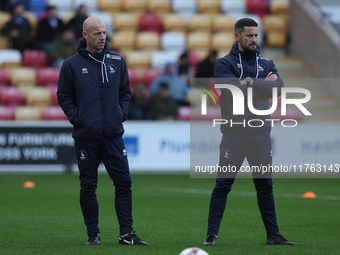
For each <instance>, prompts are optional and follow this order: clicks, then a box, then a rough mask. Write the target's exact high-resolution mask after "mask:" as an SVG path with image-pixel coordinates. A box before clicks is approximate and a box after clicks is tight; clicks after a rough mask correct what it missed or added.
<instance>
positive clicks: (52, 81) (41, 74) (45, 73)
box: [37, 67, 60, 87]
mask: <svg viewBox="0 0 340 255" xmlns="http://www.w3.org/2000/svg"><path fill="white" fill-rule="evenodd" d="M59 73H60V71H59V69H58V68H53V67H46V68H43V67H42V68H39V69H37V82H38V84H39V85H42V86H44V87H50V86H58V80H59Z"/></svg>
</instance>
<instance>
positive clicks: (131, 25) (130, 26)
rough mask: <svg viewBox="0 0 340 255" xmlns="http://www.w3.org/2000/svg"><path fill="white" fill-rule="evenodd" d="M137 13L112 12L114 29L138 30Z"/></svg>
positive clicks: (138, 17) (138, 15) (138, 16)
mask: <svg viewBox="0 0 340 255" xmlns="http://www.w3.org/2000/svg"><path fill="white" fill-rule="evenodd" d="M140 16H141V14H139V13H116V14H112V18H113V21H114V24H115V29H116V31H124V32H126V31H133V32H136V31H138V25H139V24H138V23H139V19H140Z"/></svg>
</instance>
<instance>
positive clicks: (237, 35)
mask: <svg viewBox="0 0 340 255" xmlns="http://www.w3.org/2000/svg"><path fill="white" fill-rule="evenodd" d="M235 39H236V41H238V42H239V41H240V40H241V35H240V34H239V33H237V32H235Z"/></svg>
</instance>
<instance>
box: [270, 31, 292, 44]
mask: <svg viewBox="0 0 340 255" xmlns="http://www.w3.org/2000/svg"><path fill="white" fill-rule="evenodd" d="M266 44H267V46H270V47H284V46H286V45H287V33H286V32H281V31H278V32H276V31H268V32H267V33H266Z"/></svg>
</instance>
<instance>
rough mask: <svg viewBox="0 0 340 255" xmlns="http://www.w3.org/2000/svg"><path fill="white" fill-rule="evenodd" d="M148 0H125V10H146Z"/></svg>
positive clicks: (139, 11) (142, 11)
mask: <svg viewBox="0 0 340 255" xmlns="http://www.w3.org/2000/svg"><path fill="white" fill-rule="evenodd" d="M146 2H147V1H146V0H124V1H123V10H124V11H126V12H137V13H145V12H146Z"/></svg>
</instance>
